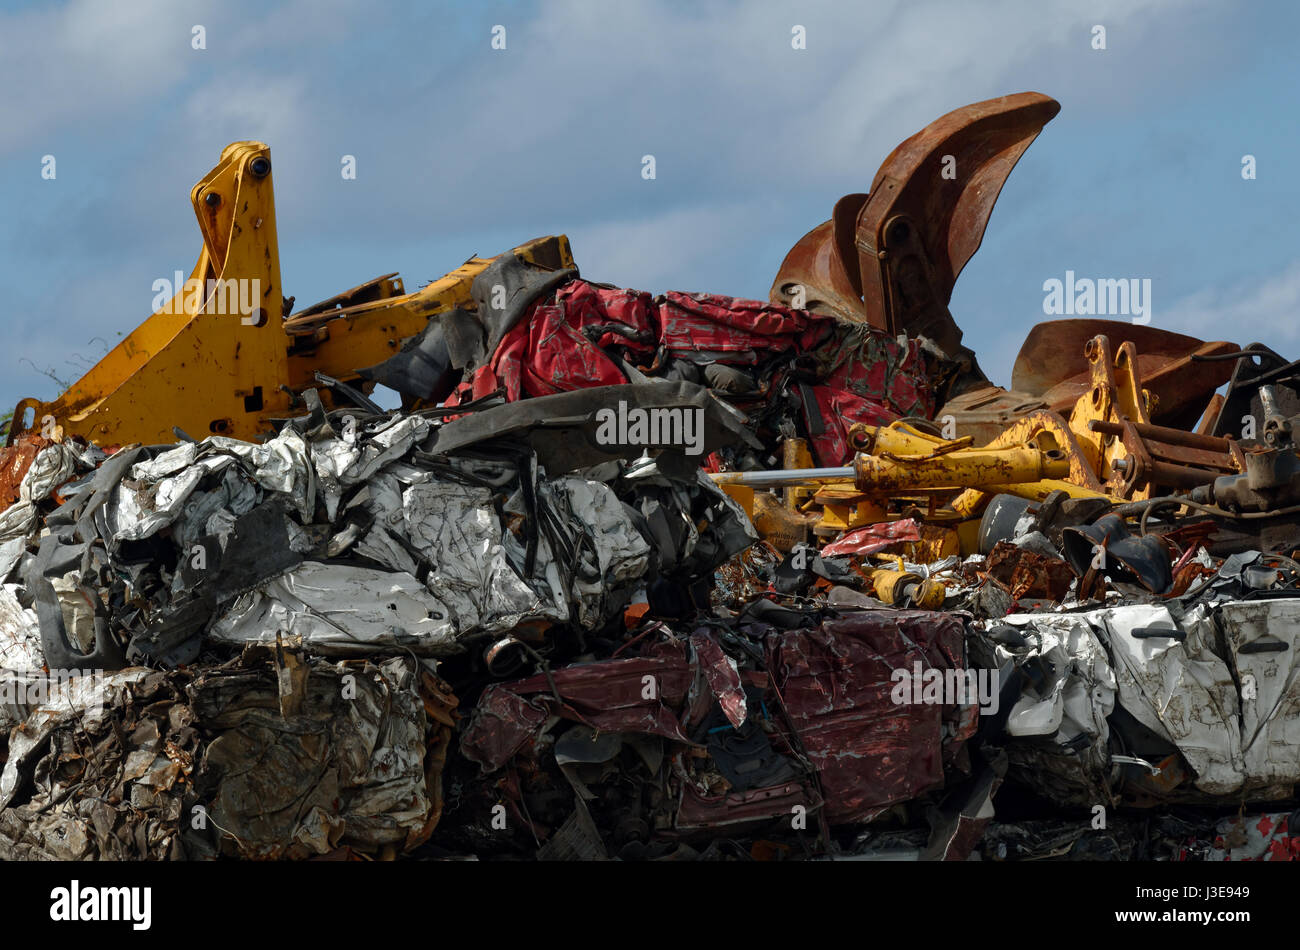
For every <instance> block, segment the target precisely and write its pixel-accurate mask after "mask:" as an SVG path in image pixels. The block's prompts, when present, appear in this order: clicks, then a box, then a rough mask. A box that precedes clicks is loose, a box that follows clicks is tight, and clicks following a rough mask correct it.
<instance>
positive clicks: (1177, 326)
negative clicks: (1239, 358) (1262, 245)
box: [1155, 260, 1300, 358]
mask: <svg viewBox="0 0 1300 950" xmlns="http://www.w3.org/2000/svg"><path fill="white" fill-rule="evenodd" d="M1298 318H1300V260H1297V261H1293V262H1292V263H1291V264H1290V265H1289V266H1287V267H1286V268H1285V269H1283V270H1282V271H1281V272H1279V273H1277V274H1275V275H1273V276H1272V277H1269V278H1267V279H1265V280H1263V281H1259V280H1254V281H1248V282H1247V281H1244V282H1241V283H1238V284H1236V285H1234V286H1230V287H1217V288H1207V289H1205V290H1201V291H1198V292H1197V293H1194V294H1191V295H1189V296H1187V297H1184V298H1183V299H1182V300H1180V301H1178V302H1177V303H1176V304H1174V305H1173V306H1172V307H1170V308H1169V309H1168V310H1167V311H1165V312H1164V313H1157V314H1156V320H1155V322H1157V323H1159V325H1160V326H1162V327H1164V328H1165V329H1169V330H1175V331H1177V332H1179V333H1187V334H1190V335H1192V336H1198V337H1201V338H1202V339H1206V340H1220V339H1226V340H1229V341H1232V342H1236V343H1241V344H1242V345H1243V346H1244V345H1245V344H1247V343H1252V342H1260V343H1264V344H1266V345H1267V346H1270V347H1272V348H1273V349H1275V350H1278V351H1279V352H1280V353H1281V355H1283V356H1287V354H1288V353H1294V350H1295V349H1297V348H1298V347H1300V319H1298ZM1288 358H1290V357H1288Z"/></svg>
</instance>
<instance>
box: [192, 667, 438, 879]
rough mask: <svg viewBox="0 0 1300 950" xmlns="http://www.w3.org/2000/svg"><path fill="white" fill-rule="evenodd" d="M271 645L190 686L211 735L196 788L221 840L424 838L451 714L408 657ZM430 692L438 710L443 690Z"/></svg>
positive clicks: (393, 845) (381, 843)
mask: <svg viewBox="0 0 1300 950" xmlns="http://www.w3.org/2000/svg"><path fill="white" fill-rule="evenodd" d="M277 652H278V653H279V654H280V656H279V657H278V658H277V661H276V663H275V664H273V663H272V662H271V655H272V650H271V649H270V648H265V647H250V648H249V649H248V650H246V651H245V653H244V655H243V656H242V657H241V658H240V659H239V660H238V661H235V662H232V663H231V664H227V665H226V666H223V667H221V668H218V669H215V670H209V671H207V672H204V673H201V674H199V675H198V676H197V677H196V678H195V679H194V681H193V683H191V684H190V686H189V690H188V692H189V696H190V699H191V703H192V706H193V709H194V712H195V715H196V717H197V721H198V725H199V726H200V728H202V729H203V730H204V731H205V733H208V734H211V735H212V739H211V741H210V742H208V743H207V745H206V746H205V748H204V750H203V755H202V759H201V762H200V765H199V768H198V771H197V773H196V776H195V791H196V795H197V797H198V800H199V802H200V803H202V804H203V805H204V806H205V807H206V808H207V810H208V815H209V818H210V824H211V826H212V828H213V829H214V834H215V835H216V837H217V839H218V841H219V842H220V848H221V850H222V852H223V853H229V854H233V855H239V856H242V857H246V858H259V859H300V858H306V857H310V856H313V855H324V854H329V853H331V852H333V851H334V850H336V849H337V848H340V847H351V848H354V849H358V850H362V851H369V852H381V853H384V854H395V853H400V852H404V851H407V850H409V849H410V848H412V847H414V846H416V845H418V844H420V843H422V842H423V841H424V840H426V839H427V837H428V835H429V833H430V831H431V830H432V822H433V821H436V817H437V812H438V810H439V809H440V807H441V792H440V791H438V790H437V788H436V786H437V784H438V782H439V781H440V778H439V776H438V775H437V774H430V773H429V772H427V771H426V755H427V754H429V753H430V751H431V747H432V753H433V754H434V755H435V757H436V756H438V755H441V754H444V753H445V746H446V741H447V736H446V735H444V734H443V733H444V730H446V729H447V726H446V724H445V721H434V722H432V723H431V722H430V719H429V717H428V716H427V715H426V707H425V698H424V697H423V696H422V693H421V678H420V673H421V671H420V669H419V667H418V666H417V664H416V662H415V661H414V660H412V659H411V658H409V657H395V658H391V659H387V660H383V661H380V662H378V663H371V662H360V663H353V664H347V663H338V664H331V663H329V662H327V661H325V660H321V659H318V658H314V657H311V658H309V657H306V656H305V655H303V654H302V652H301V647H300V646H295V647H293V648H292V649H281V650H278V651H277ZM293 669H299V670H302V673H301V674H300V675H298V676H296V677H295V676H293V675H291V671H292V670H293ZM286 671H290V673H286ZM438 695H439V696H440V697H441V702H442V703H443V705H444V711H443V713H442V714H441V715H442V719H443V720H445V719H446V718H447V716H446V709H445V706H446V703H447V701H448V699H449V696H448V694H447V693H446V692H445V691H442V692H440V693H439V694H438ZM431 701H435V702H436V701H437V699H436V698H435V697H431ZM439 750H442V751H439ZM431 786H432V787H431Z"/></svg>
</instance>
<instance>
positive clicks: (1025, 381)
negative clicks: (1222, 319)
mask: <svg viewBox="0 0 1300 950" xmlns="http://www.w3.org/2000/svg"><path fill="white" fill-rule="evenodd" d="M1099 335H1104V336H1106V337H1107V339H1109V340H1110V341H1111V343H1112V345H1114V346H1116V347H1118V346H1121V345H1122V344H1124V343H1131V344H1133V346H1134V347H1135V349H1136V350H1137V361H1136V371H1137V378H1138V380H1139V382H1140V385H1141V387H1142V388H1143V389H1145V390H1147V391H1148V392H1149V393H1151V395H1152V396H1153V397H1154V399H1153V405H1152V406H1151V416H1152V420H1153V421H1157V422H1160V423H1161V424H1164V425H1171V426H1176V427H1178V428H1190V427H1191V426H1192V425H1193V424H1194V423H1195V422H1196V420H1197V419H1198V418H1199V417H1200V416H1201V414H1202V412H1203V410H1204V408H1205V404H1206V400H1208V399H1209V398H1210V397H1211V395H1212V394H1213V393H1214V391H1215V390H1216V389H1218V388H1219V387H1220V386H1222V385H1223V384H1224V383H1226V382H1227V381H1228V379H1229V377H1230V376H1231V375H1232V368H1233V365H1234V364H1233V363H1231V362H1228V361H1210V362H1202V361H1198V360H1195V359H1194V357H1196V356H1214V355H1218V354H1222V353H1232V352H1235V351H1236V350H1237V349H1238V347H1237V345H1236V344H1234V343H1225V342H1223V341H1214V342H1208V343H1207V342H1205V341H1204V340H1198V339H1197V338H1196V337H1191V336H1184V335H1183V334H1181V333H1171V332H1169V331H1168V330H1161V329H1158V328H1156V327H1151V326H1144V325H1142V324H1135V323H1129V322H1125V321H1123V320H1097V319H1076V320H1048V321H1045V322H1043V323H1039V324H1037V325H1036V326H1035V327H1034V328H1033V329H1032V330H1030V331H1029V335H1028V336H1027V337H1025V342H1024V344H1023V345H1022V346H1021V347H1020V353H1019V354H1018V355H1017V356H1016V362H1015V366H1014V367H1012V370H1011V389H1012V390H1013V391H1014V392H1015V393H1020V394H1023V395H1024V396H1026V397H1030V396H1036V397H1038V398H1041V399H1042V400H1043V402H1045V403H1046V404H1047V407H1048V408H1049V409H1051V410H1052V411H1053V412H1061V413H1064V412H1068V411H1069V410H1070V407H1072V406H1073V405H1074V404H1075V402H1076V401H1077V400H1078V399H1079V397H1080V396H1082V395H1083V394H1084V393H1086V392H1087V391H1088V389H1089V387H1090V386H1091V384H1092V372H1091V369H1090V366H1089V362H1088V359H1087V357H1086V356H1085V355H1084V348H1085V346H1086V345H1087V343H1088V341H1089V340H1091V339H1093V337H1096V336H1099Z"/></svg>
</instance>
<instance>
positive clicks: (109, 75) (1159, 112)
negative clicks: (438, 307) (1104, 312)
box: [0, 0, 1300, 407]
mask: <svg viewBox="0 0 1300 950" xmlns="http://www.w3.org/2000/svg"><path fill="white" fill-rule="evenodd" d="M196 24H197V25H202V26H203V27H204V28H205V31H206V46H207V48H206V49H203V50H194V49H192V48H191V35H192V27H193V26H194V25H196ZM497 24H500V25H503V26H504V27H505V28H506V49H505V50H493V49H492V48H491V31H492V28H493V26H495V25H497ZM795 24H799V25H802V26H804V27H805V29H806V33H807V48H806V49H804V50H793V49H792V48H791V44H790V36H791V32H790V31H791V27H792V26H793V25H795ZM1095 24H1101V25H1103V26H1105V27H1106V39H1107V48H1106V49H1105V50H1094V49H1093V48H1092V46H1091V39H1092V32H1091V31H1092V27H1093V25H1095ZM1297 36H1300V4H1293V3H1287V2H1250V3H1241V4H1225V3H1205V2H1193V0H1107V2H1084V0H1078V2H1044V0H1015V2H1013V0H989V2H980V3H974V2H943V0H933V2H929V0H898V2H894V0H881V2H874V0H872V2H855V3H849V2H838V3H831V2H817V0H803V2H797V3H796V2H760V0H745V2H718V3H675V2H666V0H625V2H617V3H615V2H598V0H557V2H551V3H544V4H537V3H523V2H520V3H504V2H503V3H491V2H474V3H468V2H465V3H456V4H452V3H441V2H422V3H389V4H375V3H366V2H361V0H357V2H353V0H316V2H308V0H283V2H279V3H276V2H258V3H253V2H247V0H221V2H217V0H211V2H210V0H195V2H185V0H123V2H120V3H111V4H110V3H103V2H93V0H74V2H63V3H60V2H45V3H14V2H0V88H3V90H4V95H3V96H2V97H0V208H3V209H4V210H3V214H0V292H2V293H3V299H4V301H5V308H4V317H3V319H4V328H5V333H6V345H5V346H4V347H3V348H2V349H0V369H2V370H3V372H0V404H3V405H4V406H5V407H8V406H12V405H13V404H14V403H16V402H17V400H18V399H19V398H21V397H23V396H37V397H40V398H46V399H48V398H52V397H53V396H55V395H56V394H57V392H56V390H57V387H56V386H55V384H54V383H53V382H52V381H51V380H49V379H48V378H46V377H45V376H43V375H41V373H39V372H38V371H37V369H38V368H47V367H49V368H53V369H55V370H56V371H57V372H58V373H59V375H61V376H63V377H65V378H75V377H76V376H79V375H80V374H81V372H82V371H84V369H85V368H86V366H87V365H88V363H87V362H86V361H88V360H89V361H93V360H94V359H97V358H98V356H99V355H101V354H102V353H103V351H104V347H105V345H106V343H107V342H111V341H114V340H116V339H117V338H118V335H119V334H120V333H125V332H128V331H129V330H130V329H131V328H132V327H134V326H135V325H137V324H138V323H139V322H141V321H142V320H143V319H144V318H145V317H147V316H148V315H149V312H150V309H151V302H152V299H153V296H154V292H153V290H152V285H153V282H154V280H156V279H158V278H164V277H165V278H170V277H171V275H172V273H173V272H174V271H175V270H177V269H180V270H183V271H186V272H187V273H188V271H189V270H190V268H191V267H192V266H193V264H194V261H195V260H196V258H197V256H198V252H199V249H200V246H201V241H200V238H199V233H198V229H197V226H196V224H195V221H194V217H193V213H192V211H191V209H190V206H189V189H190V187H191V186H192V185H193V184H194V182H196V181H197V180H198V179H199V178H200V177H201V176H202V175H204V174H205V173H206V172H207V171H208V169H209V168H211V167H212V165H213V164H215V162H216V160H217V158H218V157H219V155H220V152H221V149H222V147H223V146H224V145H226V144H227V143H228V142H231V141H236V140H240V139H259V140H261V141H264V142H266V143H268V144H269V145H270V146H271V149H272V156H273V159H274V162H275V173H276V206H277V216H278V224H279V236H280V255H281V266H282V270H283V282H284V286H285V292H286V293H287V294H291V295H294V296H296V297H297V301H298V304H299V306H305V305H306V304H308V303H311V302H314V301H316V300H319V299H321V298H324V297H327V296H330V295H332V294H334V293H336V292H338V291H340V290H343V289H346V288H348V287H351V286H353V285H354V284H357V283H360V282H361V281H363V280H366V279H368V278H370V277H373V276H376V275H378V274H381V273H386V272H389V271H394V270H398V271H401V274H402V276H403V278H404V279H405V281H406V284H407V287H408V288H409V289H414V288H415V287H417V286H419V285H420V284H422V283H424V282H425V281H427V280H431V279H434V278H436V277H438V276H440V275H441V274H443V273H445V272H446V271H448V270H450V269H451V268H453V267H455V266H457V265H458V264H459V263H461V262H462V261H464V260H465V259H466V258H467V257H469V256H470V255H471V254H475V253H477V254H482V255H487V254H493V253H497V252H500V251H502V250H505V249H506V248H508V247H511V246H513V245H515V244H519V243H521V242H523V241H525V240H528V239H529V238H532V237H536V236H538V235H541V234H548V233H558V232H564V233H567V234H568V235H569V237H570V239H571V241H572V243H573V249H574V253H575V256H576V257H577V260H578V264H579V266H580V267H581V269H582V271H583V274H584V276H587V277H589V278H591V279H594V280H600V281H606V282H610V283H615V284H620V285H624V286H630V287H637V288H640V289H644V290H649V291H651V292H654V293H660V292H663V291H666V290H687V291H710V292H715V293H726V294H734V295H737V296H746V297H758V298H765V297H766V295H767V291H768V288H769V287H770V285H771V282H772V278H773V276H774V275H775V272H776V269H777V267H778V265H779V264H780V262H781V259H782V257H783V256H784V254H785V252H786V251H787V250H788V249H789V248H790V246H791V245H793V244H794V242H795V241H796V240H797V239H798V238H799V237H800V236H802V235H803V234H804V232H805V231H807V230H808V229H809V228H811V227H813V226H814V225H816V224H818V223H819V222H821V221H823V220H825V219H826V218H827V217H829V215H830V210H831V207H832V205H833V204H834V202H835V200H836V199H837V198H838V197H839V196H841V195H842V194H846V193H848V192H854V191H863V190H865V189H866V188H867V187H868V186H869V185H870V183H871V179H872V176H873V175H874V173H875V170H876V168H877V167H878V165H879V164H880V162H881V160H882V159H883V158H884V157H885V156H886V155H887V154H888V153H889V151H890V150H891V149H892V148H893V147H894V146H895V145H896V144H898V142H900V141H901V140H902V139H904V138H906V137H907V136H908V135H910V134H912V133H913V132H915V131H917V130H919V129H920V128H921V127H922V126H924V125H926V124H927V123H928V122H930V121H932V120H933V119H935V118H937V117H938V116H939V115H941V114H943V113H945V112H947V111H949V110H951V109H953V108H956V107H958V106H961V105H965V104H967V103H970V102H975V101H978V100H981V99H986V98H990V97H993V96H997V95H1004V94H1008V93H1013V92H1021V91H1025V90H1034V91H1038V92H1042V93H1046V94H1048V95H1051V96H1053V97H1055V98H1056V99H1058V100H1059V101H1060V103H1061V105H1062V111H1061V113H1060V115H1059V116H1057V117H1056V118H1055V119H1054V120H1053V121H1052V122H1051V123H1049V124H1048V126H1047V127H1046V129H1045V130H1044V132H1043V134H1042V135H1041V136H1040V137H1039V139H1038V140H1037V141H1036V142H1035V143H1034V144H1033V145H1032V146H1031V147H1030V149H1029V151H1028V152H1027V153H1026V154H1025V157H1024V158H1023V160H1022V161H1021V163H1020V164H1019V166H1018V167H1017V168H1016V170H1015V171H1014V172H1013V174H1012V176H1011V178H1010V180H1009V182H1008V184H1007V187H1006V188H1005V189H1004V191H1003V193H1002V197H1001V199H1000V200H999V202H998V205H997V208H996V209H995V211H994V213H993V216H992V220H991V222H990V225H989V228H988V232H987V234H986V235H985V239H984V244H983V246H982V247H981V249H980V250H979V252H978V253H977V254H976V255H975V257H974V258H973V259H972V260H971V262H970V264H969V265H968V266H967V268H966V270H965V272H964V273H963V274H962V276H961V278H960V279H959V280H958V282H957V287H956V291H955V293H954V296H953V300H952V305H951V309H952V311H953V315H954V316H955V317H956V319H957V322H958V324H959V325H960V326H961V327H962V328H963V330H964V331H965V334H966V337H965V341H966V343H967V344H968V345H969V346H971V347H972V348H973V349H974V350H975V351H976V353H977V354H978V356H979V359H980V362H981V364H982V365H983V366H984V368H985V370H986V371H987V372H988V373H989V375H990V376H991V377H993V379H994V380H995V381H996V382H999V383H1002V384H1004V385H1005V384H1008V383H1009V381H1010V380H1009V376H1010V367H1011V363H1012V361H1013V359H1014V356H1015V353H1016V351H1017V350H1018V349H1019V347H1020V344H1021V342H1022V340H1023V339H1024V336H1025V334H1026V333H1027V332H1028V331H1029V329H1030V328H1031V327H1032V326H1033V324H1034V323H1035V322H1037V321H1039V320H1042V319H1044V315H1043V310H1042V304H1043V297H1044V293H1043V289H1042V288H1043V282H1044V281H1045V280H1047V279H1049V278H1052V277H1056V278H1062V277H1063V276H1064V274H1065V271H1066V270H1073V271H1075V273H1076V274H1077V275H1079V276H1081V277H1082V276H1091V277H1107V278H1121V277H1137V278H1150V279H1151V281H1152V317H1153V319H1152V323H1153V324H1154V325H1155V326H1158V327H1163V328H1166V329H1170V330H1176V331H1180V332H1186V333H1191V334H1194V335H1198V336H1202V337H1204V338H1207V339H1228V340H1233V341H1236V342H1240V343H1243V344H1244V343H1249V342H1253V341H1256V340H1258V341H1262V342H1264V343H1267V344H1269V345H1271V346H1273V347H1274V348H1275V349H1278V350H1279V351H1280V352H1282V353H1283V355H1286V356H1289V357H1296V356H1300V322H1298V321H1297V319H1296V318H1297V310H1298V308H1300V177H1298V176H1297V171H1296V168H1297V166H1298V165H1300V129H1298V127H1297V120H1296V116H1297V115H1300V108H1297V106H1300V102H1297V99H1300V67H1297V65H1296V46H1297V41H1296V39H1295V37H1297ZM47 154H49V155H54V156H55V158H56V161H57V178H56V179H54V180H52V181H48V180H43V179H42V178H41V161H42V157H43V156H45V155H47ZM345 154H350V155H354V156H356V159H357V178H356V180H351V181H349V180H344V179H343V178H342V177H341V175H340V174H339V171H340V159H341V156H343V155H345ZM645 154H653V155H654V156H655V158H656V165H657V178H656V179H655V180H653V181H646V180H644V179H643V178H642V177H641V157H642V155H645ZM1246 154H1251V155H1254V156H1255V158H1256V163H1257V175H1258V177H1257V178H1256V179H1255V180H1253V181H1246V180H1243V178H1242V176H1241V160H1242V156H1243V155H1246Z"/></svg>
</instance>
